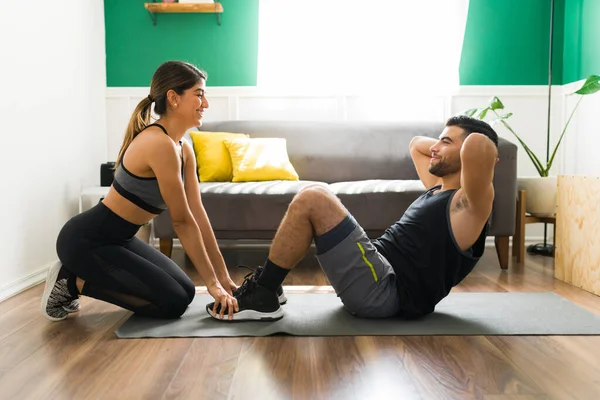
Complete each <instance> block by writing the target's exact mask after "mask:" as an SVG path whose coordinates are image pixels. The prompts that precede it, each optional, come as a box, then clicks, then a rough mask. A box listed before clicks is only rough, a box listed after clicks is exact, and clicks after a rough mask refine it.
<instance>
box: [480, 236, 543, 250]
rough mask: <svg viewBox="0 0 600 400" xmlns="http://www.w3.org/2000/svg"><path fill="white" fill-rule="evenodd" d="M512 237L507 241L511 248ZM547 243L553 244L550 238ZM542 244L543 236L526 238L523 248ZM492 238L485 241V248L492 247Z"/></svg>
mask: <svg viewBox="0 0 600 400" xmlns="http://www.w3.org/2000/svg"><path fill="white" fill-rule="evenodd" d="M512 239H513V238H512V236H511V237H510V239H509V244H510V245H511V246H512ZM546 242H547V243H553V239H552V237H549V238H548V239H547V240H546ZM537 243H544V237H543V236H528V237H526V238H525V246H529V245H530V244H537ZM494 246H495V244H494V237H493V236H490V237H488V238H487V239H486V240H485V247H494Z"/></svg>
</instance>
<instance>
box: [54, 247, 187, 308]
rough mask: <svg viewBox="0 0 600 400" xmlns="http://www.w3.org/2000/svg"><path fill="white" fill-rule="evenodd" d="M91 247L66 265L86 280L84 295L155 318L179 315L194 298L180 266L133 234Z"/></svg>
mask: <svg viewBox="0 0 600 400" xmlns="http://www.w3.org/2000/svg"><path fill="white" fill-rule="evenodd" d="M90 250H91V251H90V252H89V253H87V254H82V255H81V257H80V258H79V260H78V262H77V263H76V265H75V264H74V263H73V262H71V263H69V264H66V265H65V266H66V267H67V268H68V269H69V270H70V271H71V272H73V273H74V274H75V275H76V276H77V277H79V278H81V279H83V280H84V281H85V284H84V286H83V291H82V293H81V294H82V295H84V296H89V297H93V298H96V299H99V300H103V301H106V302H109V303H112V304H115V305H118V306H120V307H123V308H125V309H128V310H131V311H133V312H135V313H136V314H139V315H143V316H148V317H155V318H178V317H180V316H181V315H182V314H183V313H184V312H185V310H186V309H187V307H188V305H189V304H190V303H191V302H192V300H193V299H194V296H195V287H194V284H193V282H192V281H191V280H190V279H189V277H188V276H187V275H186V274H185V273H184V272H183V271H182V270H181V268H179V266H178V265H177V264H175V262H173V261H172V260H171V259H170V258H168V257H166V256H165V255H164V254H162V253H160V252H159V251H158V250H156V249H154V248H153V247H152V246H150V245H148V244H147V243H144V242H142V241H141V240H139V239H138V238H136V237H134V238H133V239H132V240H131V241H129V242H128V243H127V244H126V245H124V246H119V245H105V246H100V247H96V248H93V249H90ZM80 266H81V268H79V267H80Z"/></svg>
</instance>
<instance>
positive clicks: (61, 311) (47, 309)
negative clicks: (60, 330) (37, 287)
mask: <svg viewBox="0 0 600 400" xmlns="http://www.w3.org/2000/svg"><path fill="white" fill-rule="evenodd" d="M61 267H62V263H61V262H60V261H58V262H56V263H54V264H53V265H52V266H51V267H50V268H49V269H48V275H47V276H46V287H45V288H44V293H43V294H42V301H41V308H42V314H43V315H44V317H46V318H48V319H49V320H50V321H60V320H63V319H65V318H67V315H69V312H68V311H67V310H65V308H64V307H65V306H67V307H69V306H70V305H71V302H72V301H73V300H75V299H74V298H73V296H71V294H70V293H69V289H68V287H67V279H66V278H65V279H60V280H59V279H58V274H59V272H60V269H61Z"/></svg>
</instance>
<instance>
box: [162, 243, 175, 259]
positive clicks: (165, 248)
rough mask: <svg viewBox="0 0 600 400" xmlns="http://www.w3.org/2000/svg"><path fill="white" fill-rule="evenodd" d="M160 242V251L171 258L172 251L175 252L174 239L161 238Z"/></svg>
mask: <svg viewBox="0 0 600 400" xmlns="http://www.w3.org/2000/svg"><path fill="white" fill-rule="evenodd" d="M159 243H160V252H161V253H163V254H164V255H165V256H167V257H169V258H171V253H172V252H173V239H160V240H159Z"/></svg>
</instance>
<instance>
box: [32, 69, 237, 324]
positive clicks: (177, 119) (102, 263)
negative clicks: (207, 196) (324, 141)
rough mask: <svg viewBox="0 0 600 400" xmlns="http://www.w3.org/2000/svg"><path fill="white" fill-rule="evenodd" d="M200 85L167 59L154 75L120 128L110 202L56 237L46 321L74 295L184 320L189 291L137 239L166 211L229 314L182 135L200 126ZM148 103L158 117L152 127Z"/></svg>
mask: <svg viewBox="0 0 600 400" xmlns="http://www.w3.org/2000/svg"><path fill="white" fill-rule="evenodd" d="M205 88H206V73H204V72H203V71H201V70H199V69H198V68H196V67H195V66H193V65H191V64H188V63H184V62H178V61H169V62H166V63H164V64H162V65H161V66H160V67H159V68H158V69H157V70H156V72H155V73H154V76H153V77H152V83H151V88H150V95H149V96H148V97H147V98H144V99H143V100H142V101H140V103H139V104H138V106H137V107H136V109H135V111H134V113H133V115H132V117H131V120H130V122H129V126H128V127H127V131H126V134H125V138H124V141H123V145H122V147H121V150H120V152H119V156H118V158H117V162H116V170H115V177H114V182H113V184H112V186H111V188H110V190H109V193H108V195H107V196H106V198H104V200H102V201H101V202H100V203H98V204H97V205H95V206H94V207H93V208H91V209H90V210H87V211H85V212H83V213H81V214H79V215H76V216H75V217H73V218H71V219H70V220H69V221H68V222H67V223H66V224H65V226H64V227H63V229H62V230H61V232H60V234H59V236H58V239H57V244H56V247H57V253H58V257H59V259H60V262H58V263H56V264H55V265H53V266H52V267H51V268H50V270H49V271H48V277H47V279H46V288H45V290H44V293H43V295H42V304H41V307H42V313H43V314H44V315H45V316H46V317H47V318H48V319H50V320H53V321H58V320H62V319H64V318H66V316H67V315H68V313H69V312H73V311H77V310H78V309H79V302H78V300H77V299H78V297H79V295H85V296H90V297H94V298H96V299H100V300H103V301H106V302H109V303H112V304H116V305H118V306H120V307H123V308H126V309H128V310H131V311H133V312H135V313H136V314H139V315H143V316H149V317H155V318H177V317H179V316H181V315H182V314H183V313H184V312H185V310H186V309H187V307H188V305H189V304H190V303H191V302H192V300H193V299H194V294H195V290H194V289H195V288H194V284H193V283H192V281H191V280H190V278H189V277H188V276H187V275H186V274H185V273H184V272H183V271H182V270H181V268H179V266H178V265H177V264H175V263H174V262H173V261H172V260H171V259H170V258H169V257H167V256H165V255H164V254H162V253H161V252H159V251H158V250H156V249H155V248H154V247H152V246H150V245H149V244H147V243H144V242H143V241H141V240H139V239H138V238H137V237H135V234H136V232H137V231H138V229H139V228H140V227H141V226H142V225H143V224H145V223H147V222H149V221H150V220H151V219H152V218H154V217H155V216H156V215H157V214H159V213H161V212H162V211H164V210H165V209H167V208H168V209H169V211H170V213H171V217H172V220H173V226H174V228H175V231H176V233H177V235H178V237H179V240H180V241H181V243H182V245H183V247H184V249H185V251H186V253H187V254H188V256H189V258H190V259H191V261H192V262H193V264H194V266H195V267H196V269H197V270H198V272H199V273H200V276H201V277H202V279H204V281H205V283H206V285H207V288H208V291H209V293H210V295H211V296H212V297H213V298H214V299H215V301H216V302H218V303H220V304H223V307H222V308H221V309H222V310H230V314H231V315H233V310H234V309H237V302H236V300H235V298H234V297H233V296H232V291H233V290H235V289H236V285H235V284H234V283H233V281H232V280H231V278H230V276H229V273H228V272H227V268H226V266H225V262H224V261H223V257H222V255H221V253H220V251H219V248H218V246H217V242H216V239H215V235H214V233H213V231H212V227H211V225H210V222H209V220H208V217H207V215H206V211H205V210H204V207H203V205H202V201H201V198H200V188H199V183H198V178H197V175H196V160H195V156H194V152H193V149H192V146H191V144H190V143H189V142H187V141H186V140H185V139H184V138H183V136H184V135H185V132H186V131H187V130H188V129H191V128H193V127H195V126H199V125H200V124H201V123H202V122H201V120H202V114H203V111H204V109H206V108H208V101H207V100H206V97H205ZM153 103H154V112H155V113H156V114H158V115H159V116H160V119H158V120H157V121H156V123H153V124H151V110H152V104H153Z"/></svg>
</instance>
